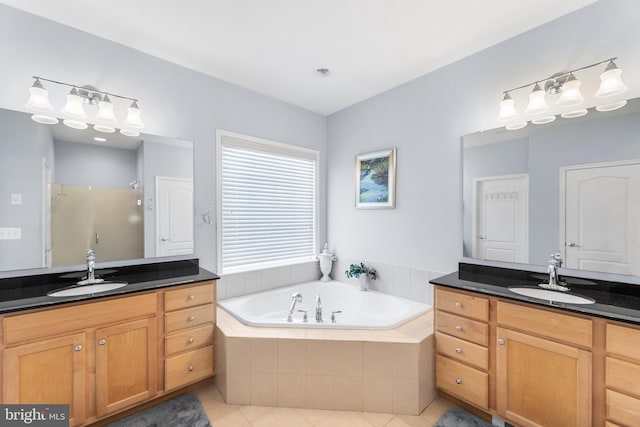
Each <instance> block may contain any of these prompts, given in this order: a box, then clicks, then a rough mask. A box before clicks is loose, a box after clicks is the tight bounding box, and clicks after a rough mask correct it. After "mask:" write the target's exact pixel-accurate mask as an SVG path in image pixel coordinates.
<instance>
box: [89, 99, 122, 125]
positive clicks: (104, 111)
mask: <svg viewBox="0 0 640 427" xmlns="http://www.w3.org/2000/svg"><path fill="white" fill-rule="evenodd" d="M95 120H96V122H97V123H108V124H115V123H117V122H118V118H117V117H116V115H115V114H114V112H113V104H112V103H111V100H110V99H109V97H108V96H107V95H105V96H104V98H103V99H102V101H100V102H98V112H97V113H96V116H95Z"/></svg>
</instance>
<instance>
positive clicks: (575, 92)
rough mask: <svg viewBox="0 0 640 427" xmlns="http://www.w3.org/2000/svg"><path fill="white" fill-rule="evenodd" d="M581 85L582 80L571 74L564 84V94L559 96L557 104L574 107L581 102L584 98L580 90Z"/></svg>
mask: <svg viewBox="0 0 640 427" xmlns="http://www.w3.org/2000/svg"><path fill="white" fill-rule="evenodd" d="M580 86H582V82H581V81H580V80H578V79H576V78H575V77H574V75H573V74H569V78H568V79H567V81H566V82H565V83H564V84H563V85H562V94H561V95H560V98H558V101H557V102H556V105H562V106H564V107H573V106H576V105H579V104H581V103H582V102H583V101H584V98H583V96H582V93H581V92H580Z"/></svg>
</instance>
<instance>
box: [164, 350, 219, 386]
mask: <svg viewBox="0 0 640 427" xmlns="http://www.w3.org/2000/svg"><path fill="white" fill-rule="evenodd" d="M213 357H214V356H213V346H209V347H205V348H201V349H198V350H194V351H190V352H188V353H184V354H181V355H178V356H174V357H170V358H168V359H167V360H166V363H165V374H164V375H165V379H164V384H165V389H166V390H167V391H168V390H172V389H174V388H178V387H180V386H183V385H185V384H189V383H192V382H194V381H199V380H201V379H204V378H207V377H210V376H212V375H213V373H214V362H213Z"/></svg>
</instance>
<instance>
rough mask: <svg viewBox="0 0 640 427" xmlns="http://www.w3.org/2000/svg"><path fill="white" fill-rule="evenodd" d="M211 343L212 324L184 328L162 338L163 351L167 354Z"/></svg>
mask: <svg viewBox="0 0 640 427" xmlns="http://www.w3.org/2000/svg"><path fill="white" fill-rule="evenodd" d="M211 344H213V324H208V325H206V326H201V327H198V328H190V329H185V330H184V331H182V332H177V333H175V334H171V335H169V336H167V337H166V338H165V340H164V351H165V354H166V355H167V356H169V355H172V354H175V353H180V352H182V351H185V350H190V349H194V348H197V347H202V346H203V345H211Z"/></svg>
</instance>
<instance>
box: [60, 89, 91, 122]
mask: <svg viewBox="0 0 640 427" xmlns="http://www.w3.org/2000/svg"><path fill="white" fill-rule="evenodd" d="M62 114H64V115H65V117H67V118H69V119H74V120H84V119H86V118H87V113H85V111H84V106H83V105H82V97H81V96H80V95H78V91H77V90H76V88H73V89H71V92H69V94H68V95H67V103H66V105H65V106H64V108H63V109H62ZM65 124H66V123H65Z"/></svg>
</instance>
